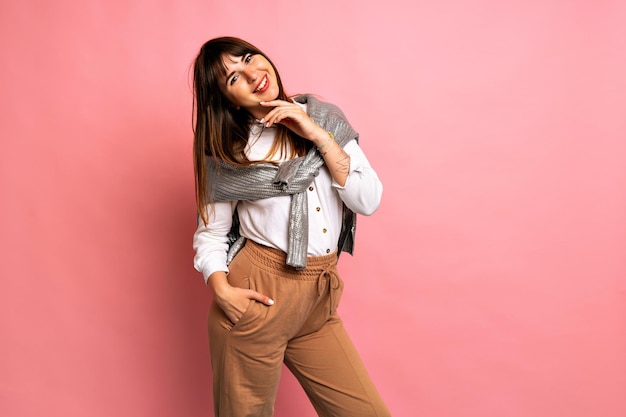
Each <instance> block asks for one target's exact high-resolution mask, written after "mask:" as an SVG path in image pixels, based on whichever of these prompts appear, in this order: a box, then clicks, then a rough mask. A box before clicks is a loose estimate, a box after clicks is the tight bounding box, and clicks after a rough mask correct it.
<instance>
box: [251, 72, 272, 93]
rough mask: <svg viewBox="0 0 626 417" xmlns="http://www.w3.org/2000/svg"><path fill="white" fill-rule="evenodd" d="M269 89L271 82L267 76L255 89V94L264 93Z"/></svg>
mask: <svg viewBox="0 0 626 417" xmlns="http://www.w3.org/2000/svg"><path fill="white" fill-rule="evenodd" d="M268 87H269V80H268V79H267V75H266V76H265V77H263V79H262V80H261V82H260V83H259V85H258V86H257V87H256V88H255V89H254V93H263V92H265V90H267V88H268Z"/></svg>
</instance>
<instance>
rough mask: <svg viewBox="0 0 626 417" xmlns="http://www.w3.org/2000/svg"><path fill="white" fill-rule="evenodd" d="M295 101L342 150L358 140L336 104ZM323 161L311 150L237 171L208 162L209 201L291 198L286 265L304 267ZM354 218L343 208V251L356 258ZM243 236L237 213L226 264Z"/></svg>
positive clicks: (309, 97) (309, 98)
mask: <svg viewBox="0 0 626 417" xmlns="http://www.w3.org/2000/svg"><path fill="white" fill-rule="evenodd" d="M294 100H295V101H296V102H299V103H306V104H307V113H308V115H309V117H310V118H311V120H313V121H314V122H315V123H316V124H317V125H319V126H320V127H321V128H323V129H324V130H326V131H328V132H331V133H332V134H333V135H334V137H335V141H336V142H337V143H338V144H339V145H340V146H342V147H343V146H345V145H346V143H348V142H349V141H350V140H352V139H356V140H358V133H357V132H355V131H354V129H352V127H351V126H350V124H349V123H348V121H347V120H346V118H345V116H344V114H343V112H342V111H341V110H340V109H339V108H338V107H337V106H335V105H333V104H330V103H325V102H323V101H320V100H319V99H317V98H315V97H314V96H312V95H301V96H297V97H295V98H294ZM323 164H324V159H323V158H322V156H321V155H320V153H319V152H318V151H317V149H316V148H312V149H311V150H310V151H309V152H308V153H307V154H306V155H304V156H301V157H298V158H294V159H291V160H289V161H285V162H282V163H280V164H279V165H278V166H277V165H273V164H270V163H266V164H259V165H251V166H248V167H235V166H232V165H229V164H226V163H224V162H222V161H217V162H216V161H215V160H214V159H213V158H209V159H208V162H207V176H208V183H209V190H210V194H209V199H210V201H211V202H218V201H234V200H259V199H262V198H270V197H276V196H282V195H290V196H291V212H290V217H289V229H288V230H289V239H288V248H287V260H286V263H287V265H290V266H293V267H294V268H297V269H300V268H305V267H306V258H307V248H308V231H309V227H308V213H307V207H308V204H307V194H306V192H305V191H306V189H307V187H308V186H309V185H310V184H311V182H312V181H313V178H314V177H316V176H317V175H318V173H319V169H320V167H321V166H322V165H323ZM355 231H356V214H355V213H354V212H353V211H352V210H350V209H349V208H348V207H346V206H345V204H344V206H343V218H342V229H341V233H340V235H339V242H338V248H339V251H340V252H341V251H343V252H348V253H350V254H352V252H353V249H354V234H355ZM244 243H245V238H243V237H242V236H241V235H240V234H239V218H238V216H237V212H236V211H235V214H234V216H233V227H232V228H231V232H230V234H229V251H228V257H227V262H228V263H230V261H232V259H233V258H234V257H235V255H236V254H237V252H238V251H239V250H240V249H241V248H242V247H243V245H244Z"/></svg>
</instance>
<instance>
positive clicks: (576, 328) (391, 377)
mask: <svg viewBox="0 0 626 417" xmlns="http://www.w3.org/2000/svg"><path fill="white" fill-rule="evenodd" d="M625 21H626V5H625V3H624V2H620V1H617V0H615V1H594V2H591V1H540V0H531V1H521V0H520V1H511V2H497V1H486V0H483V1H472V2H470V1H460V0H449V1H442V2H433V1H414V0H407V1H401V0H389V1H384V2H380V3H375V2H364V1H352V2H347V1H331V0H325V1H316V2H308V3H305V2H294V1H288V0H282V1H263V2H247V1H232V0H231V1H225V2H219V3H218V2H201V1H187V2H179V1H172V0H170V1H167V0H153V1H130V2H128V1H117V2H111V1H103V0H102V1H94V0H91V1H85V0H83V1H69V0H57V1H33V0H30V1H26V0H22V1H11V2H9V1H3V2H2V3H1V5H0V35H1V37H0V42H1V44H0V46H1V48H0V50H1V51H2V66H1V67H0V88H1V101H0V103H1V104H0V106H1V108H0V122H1V123H0V158H1V166H0V170H1V182H0V196H1V197H0V198H1V200H0V201H1V202H0V209H1V216H0V236H1V237H0V239H1V240H0V244H1V248H0V249H1V251H0V253H1V255H0V256H1V259H0V274H1V278H2V282H1V284H2V285H1V291H0V337H1V340H0V415H2V416H7V417H31V416H43V415H46V416H52V417H57V416H58V417H61V416H62V417H74V416H81V417H82V416H94V417H99V416H102V417H105V416H106V417H111V416H133V417H134V416H149V417H171V416H184V417H191V416H209V415H212V414H211V411H210V410H211V393H210V392H211V391H210V366H209V357H208V352H207V349H208V347H207V345H208V343H207V338H206V329H205V327H206V313H207V309H208V303H209V300H210V291H209V290H208V289H207V288H205V286H204V283H203V281H202V278H201V276H200V274H198V273H196V272H195V271H194V270H193V268H192V256H193V253H192V249H191V235H192V233H193V230H194V222H195V215H194V200H193V198H194V197H193V173H192V164H191V143H192V133H191V89H190V81H189V79H190V78H189V67H190V65H191V61H192V59H193V57H194V55H195V54H196V52H197V50H198V48H199V47H200V45H201V44H202V43H203V42H204V41H205V40H207V39H209V38H211V37H215V36H218V35H227V34H228V35H235V36H240V37H244V38H246V39H248V40H250V41H252V42H253V43H255V44H257V45H258V46H259V47H260V48H261V49H264V50H265V51H266V52H267V53H268V54H269V55H270V56H271V57H272V58H273V60H274V61H275V63H276V64H277V65H278V67H279V69H280V71H281V74H282V76H283V79H284V81H285V83H286V86H287V88H288V91H290V92H291V93H299V92H315V93H317V94H319V95H321V96H323V97H325V98H326V99H328V100H330V101H332V102H335V103H336V104H338V105H339V106H341V107H342V108H343V110H344V112H345V113H346V114H347V116H348V117H349V118H350V120H351V122H352V124H353V125H354V126H355V128H356V129H357V130H358V131H359V132H360V133H361V137H362V141H361V144H362V147H363V148H364V149H365V151H366V153H367V154H368V155H369V157H370V160H371V162H372V164H373V165H374V166H375V168H377V170H378V172H379V175H380V177H381V179H382V180H383V182H384V184H385V194H384V199H383V204H382V206H381V208H380V210H379V212H378V213H376V215H375V216H374V217H371V218H367V217H361V219H360V225H359V231H358V236H357V249H356V256H355V257H354V258H350V257H349V256H345V257H342V260H341V263H340V268H341V271H342V272H343V275H344V279H345V280H346V282H347V287H348V288H347V293H346V294H345V298H344V301H343V304H342V306H341V309H340V312H341V313H342V314H343V317H344V319H345V321H346V325H347V327H348V329H349V330H350V331H351V333H352V335H353V339H354V341H355V342H356V344H357V346H358V347H359V350H360V352H361V353H362V356H363V359H364V360H365V362H366V363H367V365H368V368H369V370H370V373H371V375H372V377H373V378H374V380H375V381H376V384H377V385H378V387H379V389H380V391H381V392H382V394H383V396H384V397H385V399H386V401H387V403H388V404H389V408H390V409H391V411H392V413H393V415H394V416H400V417H402V416H429V417H448V416H451V417H456V416H464V417H492V416H493V417H529V416H539V417H543V416H545V417H554V416H567V417H589V416H603V417H623V416H624V415H626V395H625V393H626V191H625V190H626V121H625V120H626V77H625V76H624V74H626V52H625V51H626V29H625V28H626V25H625V24H624V22H625ZM284 375H285V376H284V378H283V381H282V382H281V388H280V393H279V396H278V399H277V406H276V416H277V417H283V416H299V417H309V416H314V415H315V414H314V412H313V410H312V408H311V406H310V405H309V403H308V401H307V399H306V398H305V396H304V394H303V392H302V390H301V389H300V387H299V386H298V385H297V383H296V382H295V380H294V379H293V377H291V375H289V374H288V373H285V374H284Z"/></svg>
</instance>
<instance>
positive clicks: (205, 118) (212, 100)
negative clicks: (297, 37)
mask: <svg viewBox="0 0 626 417" xmlns="http://www.w3.org/2000/svg"><path fill="white" fill-rule="evenodd" d="M246 54H253V55H256V54H259V55H262V56H263V57H265V58H266V59H267V60H268V61H269V63H270V64H271V65H272V67H273V68H274V71H275V72H276V79H277V81H278V87H279V93H278V97H277V99H278V100H288V99H289V97H288V96H287V93H285V89H284V88H283V84H282V82H281V80H280V75H279V74H278V70H277V69H276V66H275V65H274V63H273V62H272V61H271V60H270V59H269V58H268V57H267V55H265V54H264V53H263V52H261V50H260V49H258V48H257V47H255V46H254V45H252V44H250V43H248V42H246V41H244V40H242V39H239V38H234V37H221V38H215V39H211V40H210V41H208V42H206V43H205V44H204V45H202V48H200V52H199V53H198V56H197V57H196V59H195V61H194V66H193V89H194V109H193V110H194V120H193V133H194V142H193V162H194V174H195V183H196V205H197V209H198V213H199V214H200V217H201V218H202V220H203V221H204V224H205V225H206V224H207V223H208V213H207V210H206V206H207V205H208V204H210V203H211V201H209V181H208V179H207V178H206V162H207V158H214V159H215V160H216V161H217V160H221V161H223V162H225V163H227V164H231V165H234V166H249V165H253V164H256V163H259V162H253V161H249V160H248V158H247V157H246V155H245V153H244V150H245V146H246V143H247V142H248V137H249V136H250V126H251V125H252V123H253V122H254V117H252V115H251V114H250V113H249V112H248V111H247V110H245V109H243V108H241V109H237V108H236V107H235V106H233V105H232V103H231V102H230V101H229V100H228V99H227V98H226V97H225V96H224V94H223V93H222V91H221V90H220V88H219V82H220V79H221V78H223V77H224V76H225V75H226V66H225V64H224V55H233V56H236V57H242V56H245V55H246ZM276 126H277V134H276V139H275V141H274V145H273V146H272V150H271V151H270V152H273V151H277V150H278V149H280V150H281V152H285V150H286V149H287V148H289V149H291V154H290V155H289V156H290V157H294V156H297V155H303V154H304V153H305V152H306V150H307V148H308V147H310V144H309V143H308V141H306V140H304V139H303V138H301V137H299V136H297V135H296V134H294V133H293V132H291V131H290V130H289V129H287V128H286V127H285V126H282V125H280V124H278V125H276ZM261 162H263V161H261Z"/></svg>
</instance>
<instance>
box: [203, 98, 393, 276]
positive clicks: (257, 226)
mask: <svg viewBox="0 0 626 417" xmlns="http://www.w3.org/2000/svg"><path fill="white" fill-rule="evenodd" d="M302 106H303V107H304V109H305V110H306V107H305V105H302ZM275 134H276V129H275V128H274V127H272V128H263V127H262V126H261V125H255V126H253V127H252V129H251V132H250V139H249V141H248V145H247V147H246V149H245V152H246V156H247V157H248V159H250V160H251V161H258V160H261V159H265V158H266V155H267V153H268V151H269V149H270V147H271V146H272V143H273V142H274V136H275ZM344 150H345V151H346V153H347V154H348V155H350V173H349V175H348V179H347V180H346V184H345V185H344V186H343V187H342V186H340V185H339V184H337V183H336V182H334V181H333V179H332V177H331V175H330V172H329V171H328V169H327V168H326V165H324V166H322V168H320V172H319V175H318V176H317V177H315V179H314V180H313V182H312V183H311V185H310V186H309V188H308V190H307V192H308V196H307V200H308V214H309V240H308V250H307V255H308V256H319V255H326V254H328V253H330V252H332V251H334V250H336V249H337V243H338V240H339V233H340V232H341V213H342V202H343V203H345V205H346V206H348V208H350V209H351V210H352V211H354V212H355V213H358V214H363V215H368V216H369V215H370V214H372V213H374V211H376V209H377V208H378V206H379V205H380V200H381V197H382V191H383V187H382V184H381V182H380V180H379V179H378V175H376V172H375V171H374V170H373V169H372V167H371V166H370V164H369V161H368V160H367V158H366V157H365V154H364V153H363V151H362V150H361V148H360V147H359V145H358V144H357V142H356V140H351V141H350V142H348V143H347V144H346V146H345V147H344ZM269 159H271V160H274V161H283V160H285V159H284V158H281V156H280V155H279V154H277V155H273V156H272V157H271V158H269ZM290 206H291V196H288V195H287V196H279V197H272V198H266V199H261V200H255V201H230V202H217V203H214V204H213V206H212V207H210V206H207V212H208V213H209V223H208V225H206V226H205V225H204V223H203V222H202V220H200V221H199V222H198V228H197V229H196V232H195V233H194V236H193V247H194V250H195V251H196V254H195V257H194V267H195V268H196V270H198V271H199V272H201V273H202V275H203V276H204V280H205V282H206V281H208V279H209V276H210V275H211V274H212V273H213V272H216V271H225V272H227V273H228V266H227V265H226V253H227V251H228V239H227V235H228V232H229V231H230V228H231V225H232V218H233V213H234V211H235V208H237V211H238V213H239V220H240V233H241V235H242V236H244V237H246V238H248V239H252V240H254V241H255V242H257V243H260V244H261V245H265V246H269V247H272V248H276V249H281V250H283V251H285V252H286V251H287V239H288V237H287V230H288V225H289V209H290Z"/></svg>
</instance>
